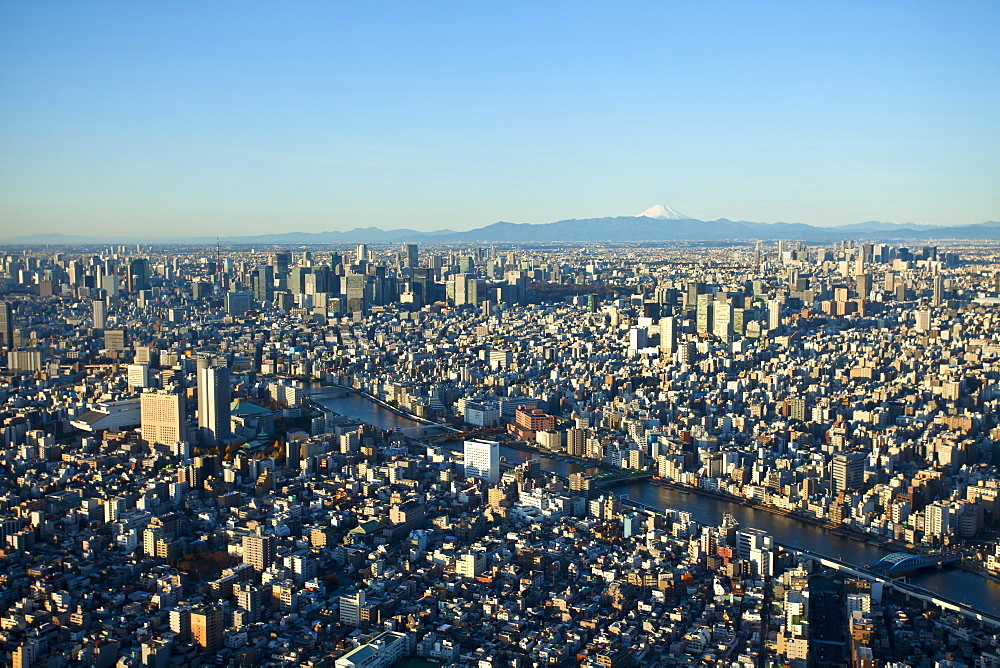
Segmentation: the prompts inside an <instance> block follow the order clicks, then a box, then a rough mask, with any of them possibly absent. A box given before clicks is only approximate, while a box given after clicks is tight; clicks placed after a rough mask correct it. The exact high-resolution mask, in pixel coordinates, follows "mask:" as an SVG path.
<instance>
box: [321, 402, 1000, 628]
mask: <svg viewBox="0 0 1000 668" xmlns="http://www.w3.org/2000/svg"><path fill="white" fill-rule="evenodd" d="M316 401H317V402H318V403H320V404H322V405H323V406H326V407H327V408H329V409H330V410H332V411H334V412H336V413H339V414H341V415H345V416H348V417H351V418H354V419H356V420H360V421H362V422H367V423H368V424H373V425H375V426H377V427H380V428H382V429H396V428H397V427H398V428H403V427H413V426H417V425H419V423H418V422H416V421H413V420H410V419H408V418H405V417H402V416H399V415H396V414H395V413H393V412H392V411H389V410H386V409H385V408H383V407H382V406H379V405H378V404H375V403H372V402H371V401H369V400H367V399H365V398H364V397H360V396H357V395H349V396H347V397H343V398H337V399H328V398H317V399H316ZM500 454H501V456H503V457H505V458H506V459H507V461H509V462H511V463H514V464H516V463H520V462H523V461H527V460H528V459H530V458H531V457H532V456H533V453H530V452H524V451H521V450H514V449H512V448H503V447H502V448H501V450H500ZM542 468H544V469H545V470H547V471H552V472H553V473H558V474H560V475H563V476H568V475H569V474H570V473H575V472H577V471H595V470H596V469H588V468H586V467H583V466H581V465H579V464H575V463H573V462H564V461H558V460H555V459H549V458H547V457H542ZM614 493H616V494H619V495H627V496H628V498H629V499H631V500H632V501H638V502H639V503H642V504H645V505H648V506H653V507H656V508H675V509H677V510H684V511H687V512H689V513H691V516H692V517H693V518H694V519H695V520H696V521H698V522H700V523H702V524H707V525H714V526H718V525H719V524H721V523H722V516H723V515H725V514H726V513H730V514H731V515H732V516H733V517H735V518H736V520H737V521H738V522H739V523H740V526H742V527H754V528H757V529H763V530H764V531H767V532H768V533H769V534H771V535H772V536H774V539H775V540H776V541H778V542H779V543H783V544H785V545H791V546H793V547H800V548H802V549H806V550H810V551H812V552H816V553H818V554H824V555H827V556H829V557H834V558H837V559H840V560H842V561H845V562H848V563H851V564H855V565H858V566H863V565H864V564H870V563H874V562H876V561H878V560H879V559H881V558H882V557H883V556H885V555H886V554H888V550H886V549H885V548H882V547H878V546H876V545H870V544H868V543H865V542H862V541H858V540H854V539H851V538H846V537H844V536H839V535H837V534H835V533H832V532H830V531H829V530H827V529H824V528H823V527H818V526H815V525H813V524H809V523H807V522H802V521H799V520H796V519H795V518H794V517H788V516H784V515H778V514H775V513H769V512H767V511H766V510H760V509H757V508H749V507H747V506H742V505H740V504H738V503H729V502H727V501H722V500H719V499H714V498H711V497H707V496H701V495H698V494H693V493H683V492H678V491H677V490H673V489H668V488H665V487H660V486H658V485H651V484H649V483H648V482H645V481H638V482H634V483H630V484H627V485H619V486H616V487H615V488H614ZM909 581H910V582H911V583H912V584H914V585H916V586H918V587H923V588H924V589H928V590H930V591H933V592H937V593H938V594H941V595H942V596H944V597H946V598H950V599H952V600H955V601H961V602H963V603H965V604H967V605H969V606H971V607H974V608H976V609H978V610H981V611H983V612H986V613H989V614H993V615H997V614H998V613H1000V583H997V582H993V581H992V580H987V579H986V578H982V577H980V576H978V575H976V574H975V573H969V572H968V571H963V570H960V569H957V568H954V567H951V568H943V569H940V570H938V569H931V570H927V571H924V572H922V573H919V574H917V575H914V576H912V577H911V578H909Z"/></svg>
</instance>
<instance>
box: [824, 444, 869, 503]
mask: <svg viewBox="0 0 1000 668" xmlns="http://www.w3.org/2000/svg"><path fill="white" fill-rule="evenodd" d="M831 482H832V483H833V493H834V494H836V493H837V492H842V491H844V490H848V489H854V490H858V489H861V487H862V485H864V482H865V453H863V452H840V453H837V454H836V455H834V456H833V472H832V475H831Z"/></svg>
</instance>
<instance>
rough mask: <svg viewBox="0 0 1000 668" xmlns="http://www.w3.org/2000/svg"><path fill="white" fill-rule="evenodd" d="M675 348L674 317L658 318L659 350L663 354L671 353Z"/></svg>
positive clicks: (675, 331)
mask: <svg viewBox="0 0 1000 668" xmlns="http://www.w3.org/2000/svg"><path fill="white" fill-rule="evenodd" d="M676 348H677V330H676V327H675V322H674V318H673V317H672V316H667V317H666V318H660V352H662V353H663V354H665V355H673V354H674V350H675V349H676Z"/></svg>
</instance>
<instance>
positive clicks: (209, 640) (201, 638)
mask: <svg viewBox="0 0 1000 668" xmlns="http://www.w3.org/2000/svg"><path fill="white" fill-rule="evenodd" d="M222 624H223V613H222V608H220V607H219V606H217V605H201V606H198V607H197V608H195V609H193V610H192V611H191V636H192V639H193V641H194V644H195V645H197V646H198V647H200V648H201V649H202V651H204V652H209V653H211V652H218V651H219V650H220V649H222Z"/></svg>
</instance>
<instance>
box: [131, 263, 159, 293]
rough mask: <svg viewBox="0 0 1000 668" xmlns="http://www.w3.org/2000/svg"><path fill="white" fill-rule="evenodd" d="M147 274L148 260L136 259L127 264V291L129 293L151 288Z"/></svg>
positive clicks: (148, 274)
mask: <svg viewBox="0 0 1000 668" xmlns="http://www.w3.org/2000/svg"><path fill="white" fill-rule="evenodd" d="M149 276H150V273H149V259H148V258H144V257H137V258H135V259H134V260H132V261H131V262H129V263H128V289H129V291H130V292H138V291H139V290H149V289H150V288H152V287H153V286H152V284H151V282H150V278H149Z"/></svg>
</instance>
